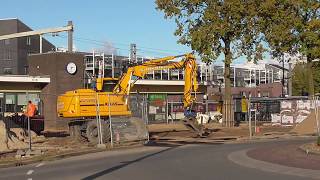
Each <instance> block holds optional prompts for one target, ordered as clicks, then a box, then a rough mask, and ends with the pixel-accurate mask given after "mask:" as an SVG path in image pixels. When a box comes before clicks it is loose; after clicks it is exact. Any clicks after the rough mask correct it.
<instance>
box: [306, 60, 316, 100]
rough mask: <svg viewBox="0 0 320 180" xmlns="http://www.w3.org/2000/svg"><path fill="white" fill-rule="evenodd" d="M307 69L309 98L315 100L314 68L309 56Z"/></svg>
mask: <svg viewBox="0 0 320 180" xmlns="http://www.w3.org/2000/svg"><path fill="white" fill-rule="evenodd" d="M307 69H308V85H309V88H308V93H309V98H313V96H314V82H313V68H312V59H311V57H310V56H309V55H308V56H307Z"/></svg>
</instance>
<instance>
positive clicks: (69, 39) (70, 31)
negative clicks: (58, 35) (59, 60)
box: [68, 21, 73, 52]
mask: <svg viewBox="0 0 320 180" xmlns="http://www.w3.org/2000/svg"><path fill="white" fill-rule="evenodd" d="M68 25H71V26H72V21H68ZM72 50H73V27H72V29H71V30H69V31H68V51H69V52H72Z"/></svg>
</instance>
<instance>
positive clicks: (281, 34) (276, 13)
mask: <svg viewBox="0 0 320 180" xmlns="http://www.w3.org/2000/svg"><path fill="white" fill-rule="evenodd" d="M319 7H320V2H319V0H295V1H292V0H271V1H267V0H264V1H261V5H260V6H259V8H258V9H259V10H258V16H259V25H260V28H261V32H263V34H264V38H265V41H266V42H268V45H269V47H270V49H271V52H272V55H273V57H276V58H279V59H281V60H282V61H283V60H284V54H285V53H289V54H292V55H297V54H298V55H302V56H304V57H306V59H307V66H306V67H307V68H308V69H309V71H307V74H308V78H307V82H308V92H309V95H310V96H313V95H314V78H313V72H312V70H313V68H312V60H313V59H316V58H319V57H320V49H319V48H320V34H319V27H320V20H319V15H320V14H319ZM267 17H269V18H267Z"/></svg>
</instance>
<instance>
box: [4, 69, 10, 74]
mask: <svg viewBox="0 0 320 180" xmlns="http://www.w3.org/2000/svg"><path fill="white" fill-rule="evenodd" d="M3 74H12V68H3Z"/></svg>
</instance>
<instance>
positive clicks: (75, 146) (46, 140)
mask: <svg viewBox="0 0 320 180" xmlns="http://www.w3.org/2000/svg"><path fill="white" fill-rule="evenodd" d="M206 128H207V129H208V130H210V131H211V134H210V135H209V136H208V137H204V138H199V137H196V135H195V134H194V133H193V132H191V131H189V130H188V129H186V128H185V127H184V125H183V124H180V123H175V124H152V125H148V130H149V135H150V140H151V143H166V144H170V143H171V144H192V143H194V144H196V143H230V142H231V143H232V142H244V141H249V140H250V137H249V129H248V126H247V124H241V126H240V127H233V128H227V127H222V126H221V125H220V124H209V125H207V126H206ZM252 130H253V132H254V127H253V128H252ZM291 130H292V128H291V127H280V126H271V125H267V126H261V127H259V132H258V133H254V136H253V137H252V139H256V140H259V139H275V138H281V137H285V138H287V137H294V136H297V135H296V134H292V133H291V132H290V131H291ZM144 143H145V142H144V141H143V142H142V141H137V142H126V143H116V144H115V146H114V147H113V148H111V147H110V144H108V145H107V150H118V149H119V148H132V147H137V146H143V145H144ZM32 147H33V149H35V150H39V149H41V150H42V151H43V152H44V154H42V155H38V156H31V157H22V158H16V151H10V152H5V153H2V154H1V153H0V167H8V166H20V165H24V164H29V163H32V162H37V161H49V160H55V159H60V158H64V157H69V156H75V155H81V154H86V153H91V152H98V151H105V149H97V148H96V146H94V145H92V144H89V143H87V142H85V141H84V140H75V139H73V138H72V137H70V136H64V137H43V136H41V137H40V138H38V139H34V141H33V144H32Z"/></svg>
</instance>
